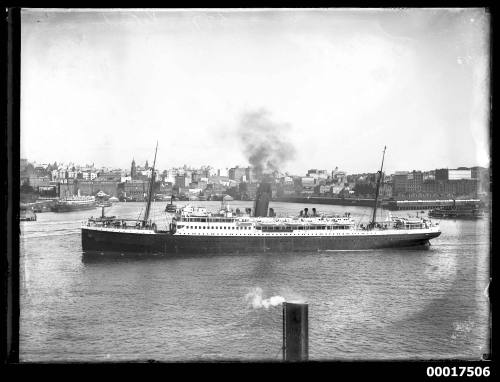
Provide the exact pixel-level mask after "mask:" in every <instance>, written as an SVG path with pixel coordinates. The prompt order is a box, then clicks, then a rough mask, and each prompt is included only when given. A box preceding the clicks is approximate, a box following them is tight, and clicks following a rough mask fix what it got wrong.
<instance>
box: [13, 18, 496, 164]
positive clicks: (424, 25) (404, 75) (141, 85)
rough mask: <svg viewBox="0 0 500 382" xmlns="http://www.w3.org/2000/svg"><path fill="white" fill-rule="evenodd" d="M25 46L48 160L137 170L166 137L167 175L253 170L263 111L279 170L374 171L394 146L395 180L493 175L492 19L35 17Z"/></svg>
mask: <svg viewBox="0 0 500 382" xmlns="http://www.w3.org/2000/svg"><path fill="white" fill-rule="evenodd" d="M21 39H22V51H21V56H22V59H21V62H22V64H21V77H22V81H21V157H24V158H29V159H31V160H34V161H37V162H39V163H43V162H46V163H47V162H50V163H53V162H54V161H57V162H59V161H64V162H69V161H74V162H78V163H82V164H83V163H92V162H94V163H96V165H97V166H109V167H117V168H127V167H128V166H129V165H130V162H131V160H132V158H135V159H136V162H137V163H144V162H145V161H146V160H148V162H149V163H152V161H153V156H154V145H155V142H156V140H158V141H159V152H158V160H157V167H158V168H170V167H179V166H182V165H184V164H187V165H192V166H201V165H203V164H208V165H211V166H213V167H214V168H229V167H232V166H227V163H233V164H234V165H236V164H239V165H240V166H247V165H248V164H249V163H250V162H249V159H248V158H247V156H248V155H245V141H244V140H242V138H241V134H238V131H239V130H241V129H240V128H241V126H242V118H243V116H244V115H245V114H248V113H265V114H266V115H267V117H268V121H267V123H268V124H269V129H271V130H272V129H275V128H276V134H274V136H273V137H274V138H276V137H280V136H281V137H283V138H286V140H287V141H289V143H290V147H291V148H293V149H294V151H295V155H290V157H286V158H284V159H285V160H284V162H283V163H280V165H279V169H280V170H281V171H282V172H289V173H292V174H301V173H305V172H307V170H308V169H310V168H321V169H323V168H324V169H333V168H335V167H336V166H338V167H339V169H342V170H344V171H347V172H349V173H362V172H376V171H377V170H378V169H379V167H380V160H381V155H382V150H383V147H384V145H387V146H388V151H387V156H386V162H385V164H384V168H385V169H386V172H392V173H394V172H395V171H400V170H412V169H428V170H431V169H435V168H442V167H445V168H446V167H447V168H457V167H461V166H465V167H472V166H483V167H488V166H489V137H488V128H489V126H488V120H489V114H488V98H489V52H488V49H489V46H488V44H489V41H488V40H489V15H488V14H487V13H486V11H485V10H483V9H462V10H446V9H431V10H425V9H410V10H341V9H339V10H337V9H332V10H293V11H292V10H272V11H271V10H254V11H252V10H247V11H241V10H240V11H235V10H213V11H182V10H169V11H152V10H150V11H138V10H135V11H113V10H111V11H99V10H92V11H76V10H72V11H62V10H59V11H54V10H23V11H22V36H21ZM266 126H267V125H266ZM332 126H335V127H334V128H332ZM41 142H44V144H41ZM234 165H233V166H234Z"/></svg>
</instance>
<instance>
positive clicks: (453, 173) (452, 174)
mask: <svg viewBox="0 0 500 382" xmlns="http://www.w3.org/2000/svg"><path fill="white" fill-rule="evenodd" d="M460 179H472V172H471V169H470V168H469V169H463V168H462V169H456V170H448V180H460Z"/></svg>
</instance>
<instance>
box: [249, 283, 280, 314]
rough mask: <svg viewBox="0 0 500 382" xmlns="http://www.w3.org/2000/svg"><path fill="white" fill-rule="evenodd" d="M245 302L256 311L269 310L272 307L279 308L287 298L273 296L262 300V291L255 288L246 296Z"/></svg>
mask: <svg viewBox="0 0 500 382" xmlns="http://www.w3.org/2000/svg"><path fill="white" fill-rule="evenodd" d="M245 300H246V301H247V302H248V305H249V306H251V307H252V308H254V309H259V308H265V309H268V308H269V307H271V306H277V305H280V304H283V303H284V302H285V298H284V297H281V296H272V297H269V298H266V299H263V298H262V289H261V288H254V289H253V290H252V291H251V292H249V293H248V294H247V295H246V296H245Z"/></svg>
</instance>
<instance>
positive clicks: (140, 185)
mask: <svg viewBox="0 0 500 382" xmlns="http://www.w3.org/2000/svg"><path fill="white" fill-rule="evenodd" d="M148 191H149V182H148V181H147V180H139V179H137V180H131V181H130V182H125V183H123V196H125V197H126V198H130V199H132V200H135V201H144V200H145V199H146V196H147V194H148Z"/></svg>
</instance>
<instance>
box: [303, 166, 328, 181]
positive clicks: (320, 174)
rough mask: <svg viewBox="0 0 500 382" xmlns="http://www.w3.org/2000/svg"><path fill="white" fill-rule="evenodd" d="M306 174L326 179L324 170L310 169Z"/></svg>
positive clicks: (326, 174) (326, 173)
mask: <svg viewBox="0 0 500 382" xmlns="http://www.w3.org/2000/svg"><path fill="white" fill-rule="evenodd" d="M307 176H308V177H312V178H315V179H328V172H327V171H326V170H318V169H315V168H313V169H311V170H308V171H307Z"/></svg>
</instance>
